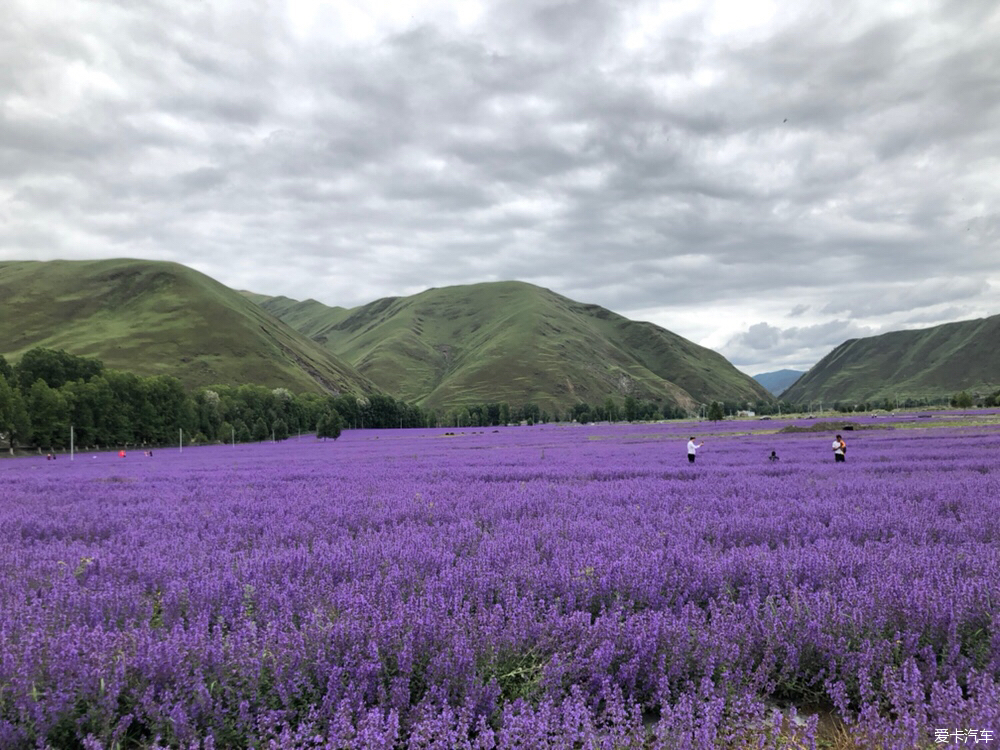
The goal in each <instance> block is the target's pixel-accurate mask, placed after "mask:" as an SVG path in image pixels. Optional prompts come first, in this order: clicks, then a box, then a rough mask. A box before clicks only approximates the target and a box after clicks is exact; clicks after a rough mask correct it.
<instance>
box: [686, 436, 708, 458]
mask: <svg viewBox="0 0 1000 750" xmlns="http://www.w3.org/2000/svg"><path fill="white" fill-rule="evenodd" d="M704 444H705V443H697V444H696V443H695V442H694V436H692V437H691V439H690V440H688V463H692V464H693V463H694V459H695V455H696V454H697V453H698V449H699V448H700V447H701V446H703V445H704Z"/></svg>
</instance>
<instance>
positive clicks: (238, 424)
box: [233, 419, 253, 443]
mask: <svg viewBox="0 0 1000 750" xmlns="http://www.w3.org/2000/svg"><path fill="white" fill-rule="evenodd" d="M233 429H234V430H236V442H237V443H249V442H250V441H251V440H252V439H253V436H252V435H251V434H250V428H249V427H247V423H246V422H244V421H243V420H242V419H237V420H236V421H235V422H233Z"/></svg>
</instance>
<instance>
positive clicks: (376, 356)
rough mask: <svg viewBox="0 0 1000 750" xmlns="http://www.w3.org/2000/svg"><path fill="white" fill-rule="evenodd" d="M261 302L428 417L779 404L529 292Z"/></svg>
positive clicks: (707, 367)
mask: <svg viewBox="0 0 1000 750" xmlns="http://www.w3.org/2000/svg"><path fill="white" fill-rule="evenodd" d="M254 298H255V299H257V300H258V301H259V302H260V304H261V305H262V306H263V308H264V309H265V310H267V311H268V312H270V313H271V314H273V315H275V316H276V317H278V318H280V319H281V320H283V321H285V322H286V323H288V324H289V325H290V326H291V327H293V328H295V329H296V330H298V331H299V332H301V333H302V334H304V335H306V336H308V337H309V338H310V339H312V340H313V341H315V342H317V343H318V344H321V345H323V346H325V347H326V348H327V349H329V351H331V352H333V353H334V354H336V355H337V356H339V357H341V358H343V359H344V360H346V361H347V362H349V363H351V364H352V365H354V366H355V367H356V368H357V369H358V371H359V372H360V373H362V374H363V375H365V376H366V377H368V378H370V379H371V380H372V381H374V382H375V383H376V384H377V385H378V386H379V387H381V388H382V389H383V390H385V391H386V392H388V393H391V394H394V395H396V396H397V397H400V398H403V399H405V400H407V401H411V402H414V403H418V404H420V405H421V406H423V407H426V408H447V407H450V406H457V405H463V404H465V405H467V404H474V403H482V402H484V401H507V402H508V403H511V404H512V405H516V404H521V403H527V402H532V403H537V404H538V405H539V406H540V407H542V408H566V407H569V406H572V405H573V404H576V403H578V402H581V401H584V402H587V403H590V404H599V403H603V402H604V400H605V399H606V398H607V397H608V396H612V395H613V396H618V397H619V402H620V401H621V397H624V396H626V395H629V394H631V395H634V396H636V397H637V398H641V399H650V400H654V401H657V402H660V403H670V404H675V405H679V406H682V407H684V408H689V409H690V408H696V407H697V405H698V404H699V403H704V402H708V401H711V400H714V399H720V400H734V401H742V400H752V401H756V400H758V399H764V400H769V399H770V398H771V396H770V394H769V393H768V392H767V391H766V389H764V387H763V386H761V385H760V384H758V383H757V382H756V381H754V380H753V379H751V378H750V377H749V376H747V375H744V374H743V373H741V372H739V371H738V370H737V369H736V368H735V367H733V366H732V365H731V364H730V363H729V362H728V361H727V360H726V359H725V358H723V357H722V356H721V355H719V354H717V353H716V352H714V351H711V350H710V349H706V348H704V347H701V346H698V345H697V344H694V343H692V342H691V341H688V340H686V339H684V338H682V337H680V336H678V335H676V334H674V333H671V332H670V331H667V330H665V329H663V328H660V327H658V326H655V325H653V324H651V323H639V322H635V321H631V320H628V319H627V318H624V317H622V316H621V315H617V314H616V313H613V312H611V311H609V310H606V309H604V308H602V307H598V306H597V305H587V304H581V303H579V302H574V301H573V300H570V299H568V298H566V297H562V296H560V295H558V294H555V293H554V292H552V291H549V290H548V289H542V288H540V287H537V286H533V285H531V284H526V283H523V282H517V281H505V282H492V283H484V284H473V285H468V286H455V287H446V288H442V289H429V290H427V291H425V292H421V293H420V294H416V295H413V296H411V297H390V298H385V299H380V300H376V301H374V302H371V303H369V304H367V305H362V306H361V307H357V308H353V309H345V308H339V307H327V306H325V305H323V304H321V303H319V302H316V301H315V300H306V301H304V302H297V301H295V300H291V299H288V298H286V297H272V298H268V299H261V298H260V295H254Z"/></svg>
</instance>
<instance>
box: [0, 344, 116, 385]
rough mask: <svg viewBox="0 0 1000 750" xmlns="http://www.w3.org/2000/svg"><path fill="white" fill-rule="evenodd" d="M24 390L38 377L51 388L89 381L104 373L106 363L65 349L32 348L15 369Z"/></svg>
mask: <svg viewBox="0 0 1000 750" xmlns="http://www.w3.org/2000/svg"><path fill="white" fill-rule="evenodd" d="M14 370H15V372H16V373H17V380H18V382H19V383H20V385H21V390H22V391H25V392H26V391H27V390H28V389H29V388H31V386H32V385H33V384H34V382H35V381H36V380H39V379H40V380H44V381H45V383H46V384H47V385H48V386H49V387H50V388H61V387H62V386H63V385H65V384H66V383H69V382H71V381H73V380H90V379H91V378H94V377H96V376H98V375H100V374H101V372H102V371H103V370H104V365H103V363H102V362H101V361H100V360H97V359H90V358H88V357H76V356H74V355H72V354H68V353H67V352H65V351H63V350H62V349H44V348H41V347H39V348H36V349H31V350H29V351H27V352H25V353H24V356H22V357H21V361H20V362H18V363H17V366H16V367H15V368H14Z"/></svg>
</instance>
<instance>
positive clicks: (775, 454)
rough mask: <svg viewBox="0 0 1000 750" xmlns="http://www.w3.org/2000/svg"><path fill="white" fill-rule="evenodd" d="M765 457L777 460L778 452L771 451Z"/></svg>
mask: <svg viewBox="0 0 1000 750" xmlns="http://www.w3.org/2000/svg"><path fill="white" fill-rule="evenodd" d="M767 458H768V460H769V461H777V460H778V452H777V451H771V455H770V456H768V457H767Z"/></svg>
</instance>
